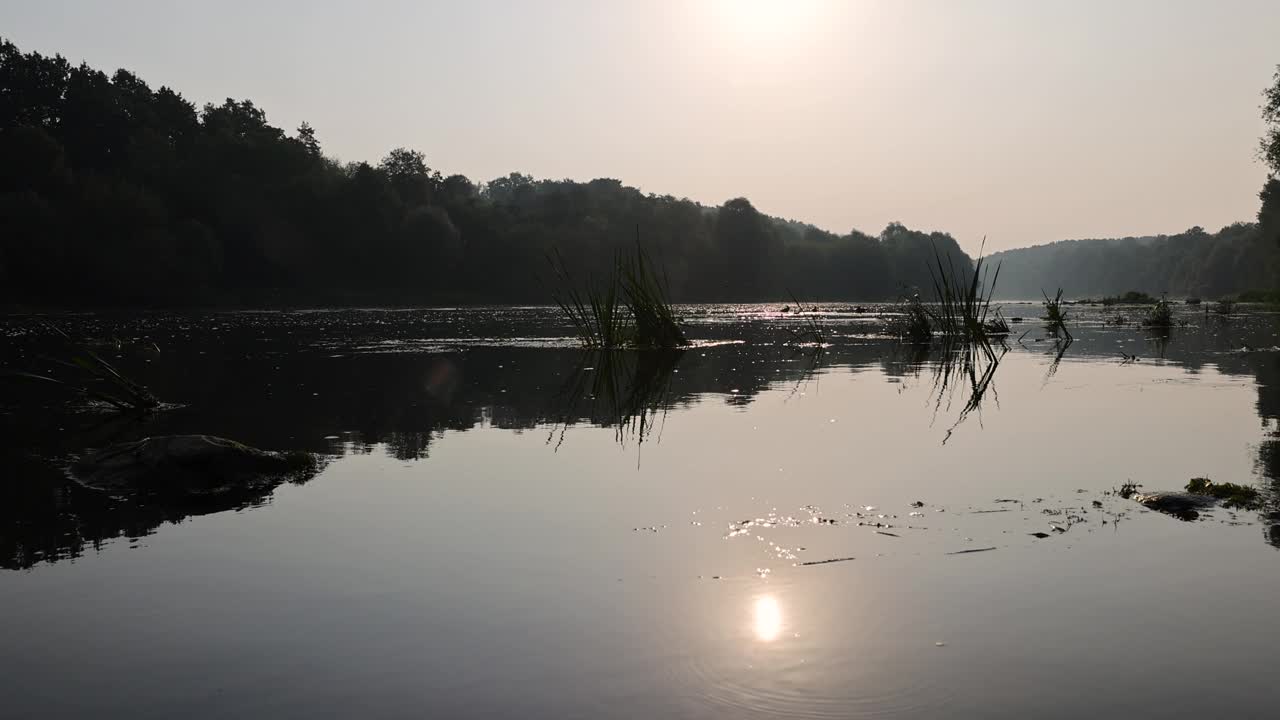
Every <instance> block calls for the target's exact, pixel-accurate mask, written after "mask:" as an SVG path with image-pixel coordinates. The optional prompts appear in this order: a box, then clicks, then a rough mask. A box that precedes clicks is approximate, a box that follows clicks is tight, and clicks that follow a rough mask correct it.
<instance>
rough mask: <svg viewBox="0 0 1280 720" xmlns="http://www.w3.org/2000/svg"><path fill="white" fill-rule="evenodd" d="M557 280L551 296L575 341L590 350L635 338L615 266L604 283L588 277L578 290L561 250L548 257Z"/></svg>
mask: <svg viewBox="0 0 1280 720" xmlns="http://www.w3.org/2000/svg"><path fill="white" fill-rule="evenodd" d="M547 261H548V262H549V263H550V264H551V271H552V273H553V274H554V275H555V277H556V283H557V285H556V287H555V288H554V289H552V291H551V296H552V298H553V299H554V300H555V302H556V305H558V306H559V307H560V312H561V313H562V314H563V315H564V316H565V318H567V319H568V320H569V324H570V325H572V326H573V330H574V333H575V334H576V335H577V337H578V342H580V343H582V345H583V347H586V348H591V349H593V350H612V349H614V348H620V347H623V346H624V345H626V344H627V343H628V342H630V340H631V338H632V336H633V335H634V330H633V327H632V321H631V317H630V315H629V313H628V312H627V311H626V307H625V305H624V303H623V300H622V292H621V282H620V278H619V272H618V263H617V262H615V263H614V267H613V268H612V269H611V273H610V275H609V277H608V278H606V279H605V282H604V283H603V284H600V283H597V282H596V280H595V278H594V277H588V279H587V282H586V285H585V286H584V287H582V288H579V287H578V286H577V284H576V283H574V282H573V278H572V276H571V275H570V274H569V270H568V269H567V268H566V267H565V264H564V258H563V257H561V255H560V251H559V250H555V251H554V253H553V254H552V255H551V256H549V257H548V258H547Z"/></svg>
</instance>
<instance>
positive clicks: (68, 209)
mask: <svg viewBox="0 0 1280 720" xmlns="http://www.w3.org/2000/svg"><path fill="white" fill-rule="evenodd" d="M0 157H3V158H4V162H3V163H0V301H2V302H7V303H10V304H13V303H17V304H27V305H73V306H74V305H83V306H109V305H118V306H131V305H133V306H136V305H185V304H240V305H253V304H276V303H278V304H356V303H369V304H375V303H376V304H385V303H395V304H412V303H439V302H450V303H455V302H462V303H465V302H475V303H480V302H485V303H507V302H547V301H549V299H550V296H549V293H548V289H547V288H546V287H545V286H544V281H545V280H546V278H547V277H548V276H549V273H548V272H546V270H547V269H548V264H547V260H546V257H547V254H548V253H549V252H551V251H552V250H553V249H555V250H558V251H559V252H560V254H561V255H562V256H563V257H564V258H565V261H566V264H567V266H568V269H569V270H570V271H571V272H572V273H574V274H575V275H577V276H579V277H584V278H585V276H586V274H587V273H588V272H589V271H593V270H594V271H599V270H602V269H604V268H606V267H607V266H608V264H609V263H610V262H611V261H612V258H614V257H615V255H616V253H618V252H619V251H623V250H629V249H631V248H632V246H633V245H634V243H635V242H636V240H637V236H638V238H639V241H640V242H641V243H642V244H643V245H644V246H645V248H646V249H647V250H648V251H649V253H650V255H651V256H652V257H654V258H655V259H657V260H659V261H660V262H661V263H662V264H663V265H664V266H665V269H666V273H667V276H668V279H669V282H670V285H671V290H672V294H673V296H674V298H675V299H676V300H684V301H693V300H703V301H736V300H783V299H785V298H786V297H787V296H788V291H790V292H794V293H795V294H796V295H797V296H799V297H800V298H801V299H804V300H819V299H866V300H876V299H891V298H895V297H897V296H898V295H899V294H901V293H902V292H903V289H904V288H905V287H912V286H918V287H927V286H928V285H929V275H928V263H929V262H930V261H931V260H932V259H933V257H934V249H935V248H936V249H937V250H938V251H939V252H941V253H944V254H951V255H952V256H953V258H954V260H955V262H956V263H957V264H958V265H960V266H962V267H964V268H968V267H970V262H971V260H970V258H968V257H967V256H966V255H965V254H964V253H963V252H962V251H961V250H960V248H959V246H958V245H957V244H956V242H955V240H954V239H953V238H952V237H951V236H950V235H946V234H942V233H928V234H926V233H921V232H916V231H912V230H909V229H907V228H905V227H903V226H902V225H900V224H896V223H895V224H891V225H889V226H888V227H887V228H885V230H884V231H883V232H881V233H880V234H879V235H878V236H872V235H867V234H863V233H860V232H857V231H854V232H851V233H849V234H847V235H836V234H834V233H830V232H826V231H823V230H820V229H818V228H815V227H812V226H810V225H805V224H801V223H797V222H792V221H787V220H781V219H777V218H772V217H768V216H765V215H762V214H761V213H760V212H758V211H757V210H756V209H755V208H754V207H752V205H751V203H750V202H748V201H747V200H746V199H743V198H738V199H734V200H729V201H728V202H726V203H725V204H724V205H722V206H720V207H706V206H703V205H700V204H698V203H695V202H692V201H690V200H687V199H679V198H675V197H671V196H667V195H653V194H645V193H642V192H640V191H639V190H637V189H635V188H632V187H627V186H625V185H623V184H622V183H621V182H619V181H617V180H608V179H600V180H592V181H590V182H585V183H582V182H573V181H569V180H534V179H533V178H531V177H529V176H527V175H522V174H518V173H512V174H511V175H508V176H506V177H501V178H497V179H495V180H491V181H489V182H485V183H476V182H473V181H472V180H470V179H468V178H466V177H463V176H462V175H450V176H447V177H445V176H442V175H441V173H439V172H437V171H435V170H432V169H431V168H429V167H428V166H427V163H426V160H425V157H424V156H423V154H422V153H420V152H417V151H414V150H408V149H404V148H398V149H395V150H392V151H390V153H389V154H388V155H387V156H386V157H385V158H383V159H382V160H381V162H379V163H378V164H376V165H374V164H369V163H366V162H356V163H348V164H343V163H339V162H337V161H336V160H334V159H332V158H330V157H328V156H326V155H325V154H324V152H323V149H322V147H321V143H320V140H319V138H318V136H317V133H316V131H315V130H314V129H313V128H312V127H311V126H310V125H308V124H306V123H304V124H303V125H302V126H301V127H299V128H298V129H297V131H296V132H295V133H294V134H292V135H290V134H288V133H286V132H285V131H284V130H282V129H280V128H277V127H274V126H272V125H271V124H269V123H268V122H267V116H266V113H265V112H264V111H263V110H262V109H260V108H259V107H257V106H256V105H255V104H254V103H253V102H251V101H249V100H242V101H235V100H231V99H228V100H227V101H226V102H224V103H222V104H220V105H213V104H207V105H205V106H204V107H203V108H200V109H197V108H196V106H195V105H194V104H192V103H191V102H189V101H187V100H186V99H184V98H183V97H182V95H181V94H179V93H177V92H175V91H173V90H171V89H169V88H166V87H162V88H159V89H155V90H153V89H152V88H151V87H149V86H148V85H147V84H146V83H145V82H143V80H141V79H140V78H138V77H137V76H136V75H134V74H132V73H130V72H127V71H125V70H119V71H117V72H116V73H115V74H114V75H110V76H108V75H106V74H104V73H102V72H100V71H98V70H95V69H93V68H91V67H89V66H87V65H84V64H81V65H79V66H74V65H72V64H70V63H69V62H68V61H67V60H66V59H65V58H63V57H62V56H53V57H48V56H42V55H40V54H38V53H22V52H21V51H20V50H19V49H18V48H17V47H16V46H14V45H13V44H12V43H9V42H5V41H0Z"/></svg>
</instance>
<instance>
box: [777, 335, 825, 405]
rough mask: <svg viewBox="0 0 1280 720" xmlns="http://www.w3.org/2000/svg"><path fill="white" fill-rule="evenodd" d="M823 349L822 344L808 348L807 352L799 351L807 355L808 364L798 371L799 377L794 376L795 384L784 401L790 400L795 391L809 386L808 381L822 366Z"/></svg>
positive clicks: (815, 375) (797, 391)
mask: <svg viewBox="0 0 1280 720" xmlns="http://www.w3.org/2000/svg"><path fill="white" fill-rule="evenodd" d="M824 352H825V349H824V348H823V346H822V345H818V346H816V347H813V348H811V349H810V351H809V352H801V353H800V354H801V355H803V356H805V357H807V358H808V359H809V360H808V364H807V365H806V366H805V367H804V369H802V370H801V371H800V377H798V378H796V384H795V385H794V386H793V387H792V388H791V393H790V394H789V395H787V399H786V400H784V401H783V402H784V403H787V402H790V401H791V398H793V397H795V396H796V393H799V392H801V391H802V390H805V389H806V388H808V387H809V381H810V380H812V379H813V378H815V377H817V375H818V370H819V369H820V368H821V366H822V355H823V353H824Z"/></svg>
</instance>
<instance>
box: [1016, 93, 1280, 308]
mask: <svg viewBox="0 0 1280 720" xmlns="http://www.w3.org/2000/svg"><path fill="white" fill-rule="evenodd" d="M1262 96H1263V104H1262V119H1263V121H1264V122H1265V123H1266V124H1267V131H1266V134H1265V135H1263V137H1262V140H1261V142H1260V143H1259V148H1258V155H1259V157H1260V159H1261V160H1262V161H1263V162H1264V163H1265V164H1266V166H1267V168H1268V169H1269V171H1270V173H1269V175H1268V177H1267V181H1266V183H1265V184H1264V185H1263V187H1262V191H1261V192H1259V193H1258V198H1259V199H1260V200H1261V207H1260V209H1259V210H1258V218H1257V219H1258V221H1257V222H1256V223H1236V224H1234V225H1228V226H1227V227H1224V228H1222V229H1221V230H1219V231H1218V232H1216V233H1208V232H1205V230H1204V229H1203V228H1200V227H1194V228H1191V229H1190V230H1187V231H1186V232H1184V233H1180V234H1178V235H1160V236H1156V237H1137V238H1135V237H1128V238H1121V239H1111V240H1064V241H1062V242H1056V243H1051V244H1048V245H1039V246H1036V247H1028V248H1021V249H1018V250H1009V251H1006V252H1002V253H996V254H994V255H992V256H991V260H992V261H994V262H999V263H1001V264H1002V265H1001V273H1000V284H999V287H997V288H996V295H997V296H998V297H1001V298H1016V299H1033V298H1037V297H1040V293H1041V291H1042V290H1043V291H1045V292H1047V293H1049V294H1050V295H1052V294H1053V293H1054V292H1055V291H1056V289H1057V288H1063V289H1064V290H1065V291H1066V292H1065V294H1066V295H1067V296H1068V297H1072V298H1082V297H1102V296H1115V295H1122V294H1124V293H1125V292H1128V291H1137V292H1145V293H1148V294H1152V295H1159V294H1160V293H1169V294H1172V295H1181V296H1189V297H1202V298H1218V297H1222V296H1227V295H1235V294H1238V293H1241V292H1243V291H1249V290H1253V291H1255V292H1252V293H1248V294H1247V295H1246V296H1245V297H1246V298H1247V299H1262V298H1270V299H1277V298H1280V293H1278V292H1276V291H1277V290H1280V70H1277V72H1276V74H1275V76H1274V77H1273V80H1272V84H1271V86H1270V87H1269V88H1267V89H1266V90H1264V91H1263V93H1262ZM1256 291H1265V292H1256Z"/></svg>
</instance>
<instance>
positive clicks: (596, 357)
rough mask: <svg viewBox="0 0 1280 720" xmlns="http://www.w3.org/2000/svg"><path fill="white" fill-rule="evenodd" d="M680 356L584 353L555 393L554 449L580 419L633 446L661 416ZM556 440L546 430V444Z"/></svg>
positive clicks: (676, 352)
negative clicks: (557, 408) (557, 395)
mask: <svg viewBox="0 0 1280 720" xmlns="http://www.w3.org/2000/svg"><path fill="white" fill-rule="evenodd" d="M683 355H684V352H683V351H680V350H651V351H643V352H621V351H614V352H590V353H584V354H583V356H582V360H581V362H579V364H578V366H577V368H576V369H575V370H574V371H573V373H572V375H571V376H570V378H569V381H568V382H567V383H566V384H565V387H564V389H563V390H562V391H561V393H560V399H559V402H560V405H561V408H562V410H561V413H560V422H559V423H558V429H559V432H558V439H557V441H556V449H559V448H560V445H562V444H563V443H564V436H565V432H566V431H567V430H568V429H569V424H570V423H572V422H573V421H574V420H575V419H578V418H580V417H582V416H581V415H578V414H577V412H578V411H577V409H578V408H579V407H583V406H584V405H585V407H584V408H583V409H584V411H585V413H586V415H585V417H586V418H587V419H588V420H589V421H590V422H592V423H593V424H596V425H599V426H601V427H612V428H614V431H615V437H616V439H617V441H618V443H619V444H621V445H624V446H625V445H626V443H627V441H628V440H629V439H632V438H635V439H636V440H637V441H638V442H639V443H641V444H643V443H644V441H645V440H646V439H647V438H648V437H649V436H650V435H651V434H652V432H653V428H654V426H655V425H656V424H657V422H658V416H659V414H660V413H661V414H662V416H663V417H665V415H666V410H667V399H668V397H669V395H670V392H671V379H672V374H673V373H674V372H675V369H676V366H677V365H678V364H679V363H680V359H681V358H682V357H683ZM556 437H557V428H556V427H552V430H551V435H550V436H548V438H547V441H548V443H549V442H550V441H551V439H552V438H556Z"/></svg>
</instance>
